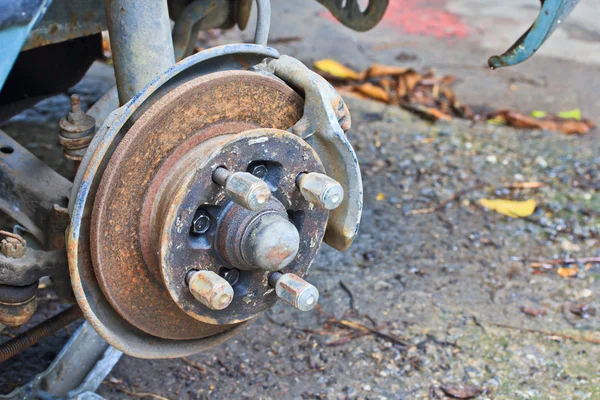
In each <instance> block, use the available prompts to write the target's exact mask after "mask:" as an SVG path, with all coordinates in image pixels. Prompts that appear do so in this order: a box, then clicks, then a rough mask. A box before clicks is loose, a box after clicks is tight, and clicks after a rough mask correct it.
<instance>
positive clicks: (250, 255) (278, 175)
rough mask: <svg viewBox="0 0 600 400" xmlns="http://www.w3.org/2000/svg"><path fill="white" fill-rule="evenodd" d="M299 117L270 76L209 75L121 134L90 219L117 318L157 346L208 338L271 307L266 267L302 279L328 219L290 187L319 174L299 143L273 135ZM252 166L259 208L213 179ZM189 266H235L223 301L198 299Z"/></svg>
mask: <svg viewBox="0 0 600 400" xmlns="http://www.w3.org/2000/svg"><path fill="white" fill-rule="evenodd" d="M301 113H302V99H301V98H300V97H299V96H298V95H297V94H296V93H295V92H294V91H293V90H291V89H290V88H289V87H287V86H286V85H285V84H283V83H281V82H279V81H277V80H275V79H273V78H269V77H265V76H262V75H258V74H255V73H250V72H243V71H236V72H226V73H214V74H210V75H207V76H204V77H200V78H196V79H193V80H191V81H189V82H187V83H185V84H183V85H181V86H179V87H177V88H176V89H174V90H172V91H171V92H169V93H168V94H167V95H166V96H164V97H163V98H161V99H160V100H159V101H157V102H156V103H155V104H154V105H153V106H152V107H150V109H148V110H147V111H146V112H145V113H144V114H143V115H142V117H141V118H139V120H138V121H137V122H136V123H135V124H134V125H133V126H132V127H131V128H130V129H129V131H128V133H127V135H126V136H125V138H124V139H123V140H122V141H121V143H120V144H119V146H118V147H117V149H116V151H115V152H114V154H113V156H112V157H111V159H110V161H109V163H108V165H107V168H106V171H105V173H104V175H103V177H102V180H101V183H100V186H99V188H98V192H97V195H96V200H95V203H94V204H95V205H94V211H93V213H92V220H91V245H92V246H91V247H92V261H93V270H94V274H95V276H96V278H97V280H98V283H99V285H100V287H101V289H102V292H103V294H104V295H105V296H106V298H107V299H108V301H109V302H110V304H111V306H112V307H114V309H115V310H116V311H117V312H118V313H119V314H120V315H121V317H123V318H124V319H125V320H127V321H129V322H130V323H131V324H133V325H134V326H135V327H136V328H138V329H140V330H142V331H144V332H146V333H148V334H150V335H153V336H157V337H161V338H164V339H170V340H187V339H198V338H203V337H208V336H212V335H214V334H217V333H219V332H223V331H225V330H227V329H230V328H231V326H233V325H235V324H239V323H241V322H243V321H248V320H250V319H252V318H255V317H256V316H257V315H258V314H260V313H261V312H263V311H265V310H266V309H267V308H269V307H271V306H272V305H273V304H274V303H275V302H276V301H277V295H276V293H275V290H274V289H273V287H272V286H270V285H269V273H270V272H272V271H281V272H283V273H294V274H297V275H299V276H302V275H304V274H305V273H306V270H307V269H308V267H309V266H310V263H311V261H312V259H313V258H314V257H315V255H316V252H317V251H318V248H319V246H320V243H321V241H322V238H323V235H324V232H325V225H326V222H327V215H328V213H327V211H326V210H323V209H320V208H316V207H313V206H312V205H311V203H309V202H308V201H306V200H305V199H304V197H303V196H302V194H301V193H300V191H299V190H298V188H297V187H296V178H297V177H298V175H300V174H301V173H303V172H306V171H311V172H319V173H323V172H324V168H323V166H322V164H321V162H320V160H319V157H318V156H317V155H316V153H315V152H314V150H313V149H312V148H311V147H310V146H309V145H308V144H306V142H304V140H302V139H301V138H299V137H298V136H295V135H293V134H291V133H288V132H285V131H283V130H281V129H287V128H288V127H290V126H292V125H293V124H294V123H295V122H296V121H297V120H298V119H299V118H300V116H301ZM266 127H268V129H266ZM257 128H258V129H257ZM257 166H261V168H259V169H258V170H259V171H261V172H260V174H259V176H263V177H264V183H266V185H267V186H268V188H269V189H270V192H271V199H270V201H269V202H268V204H267V205H266V206H265V207H264V208H262V209H261V210H260V211H251V210H248V209H246V208H244V207H242V206H240V205H238V204H236V203H234V202H233V201H232V200H231V199H230V198H229V197H228V196H227V194H226V191H225V189H224V188H223V187H222V186H220V185H219V184H217V183H215V181H214V180H213V179H212V174H213V173H214V171H215V169H216V168H217V167H224V168H226V169H227V170H228V171H231V172H251V171H254V170H256V167H257ZM265 170H266V173H265ZM257 179H258V178H257ZM198 218H200V219H198ZM197 222H198V223H199V224H200V225H198V223H197ZM198 228H200V229H198ZM190 271H207V272H208V271H210V272H213V273H214V274H217V275H219V276H221V277H224V276H226V275H231V274H232V272H231V271H234V272H233V274H235V275H236V276H237V280H236V282H235V283H234V284H232V285H231V286H232V288H233V292H234V296H233V299H232V300H231V303H230V304H229V305H228V306H227V307H226V308H224V309H211V308H210V307H207V305H206V304H203V303H202V302H199V301H198V300H197V299H196V298H195V296H194V295H193V294H192V293H191V292H190V288H189V286H188V284H187V283H186V275H187V274H188V273H190Z"/></svg>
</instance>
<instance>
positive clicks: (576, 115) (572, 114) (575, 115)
mask: <svg viewBox="0 0 600 400" xmlns="http://www.w3.org/2000/svg"><path fill="white" fill-rule="evenodd" d="M556 115H558V116H559V117H560V118H563V119H576V120H577V121H581V110H580V109H579V108H576V109H574V110H570V111H561V112H559V113H558V114H556Z"/></svg>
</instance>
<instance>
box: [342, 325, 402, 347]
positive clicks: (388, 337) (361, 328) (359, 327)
mask: <svg viewBox="0 0 600 400" xmlns="http://www.w3.org/2000/svg"><path fill="white" fill-rule="evenodd" d="M331 322H333V323H336V324H338V325H341V326H343V327H346V328H350V329H352V330H355V331H362V332H370V333H371V334H373V335H375V336H377V337H379V338H381V339H385V340H387V341H389V342H392V343H394V344H397V345H399V346H403V347H408V343H406V342H405V341H404V340H402V339H400V338H397V337H395V336H393V335H390V334H387V333H383V332H381V331H379V330H377V329H373V328H369V327H368V326H365V325H363V324H360V323H358V322H354V321H348V320H345V319H341V320H340V319H332V321H331Z"/></svg>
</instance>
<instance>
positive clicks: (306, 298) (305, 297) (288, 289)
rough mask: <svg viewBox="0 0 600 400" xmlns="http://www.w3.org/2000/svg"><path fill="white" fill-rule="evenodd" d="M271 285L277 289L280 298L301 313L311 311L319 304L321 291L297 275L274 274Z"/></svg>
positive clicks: (270, 279)
mask: <svg viewBox="0 0 600 400" xmlns="http://www.w3.org/2000/svg"><path fill="white" fill-rule="evenodd" d="M269 283H270V284H271V286H274V287H275V292H276V293H277V296H278V297H279V298H281V299H283V300H285V301H287V302H288V303H290V304H291V305H292V306H294V307H295V308H297V309H298V310H300V311H310V310H312V309H313V308H315V306H316V305H317V303H318V302H319V290H318V289H317V288H316V287H314V286H313V285H311V284H310V283H308V282H306V281H305V280H304V279H302V278H300V277H299V276H297V275H294V274H282V273H280V272H274V273H272V274H271V276H270V277H269Z"/></svg>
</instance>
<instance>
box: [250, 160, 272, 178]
mask: <svg viewBox="0 0 600 400" xmlns="http://www.w3.org/2000/svg"><path fill="white" fill-rule="evenodd" d="M250 172H251V173H252V175H254V176H255V177H257V178H260V179H263V180H264V179H265V178H266V177H267V175H269V169H268V168H267V166H266V165H264V164H257V165H255V166H253V167H252V168H251V171H250Z"/></svg>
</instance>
